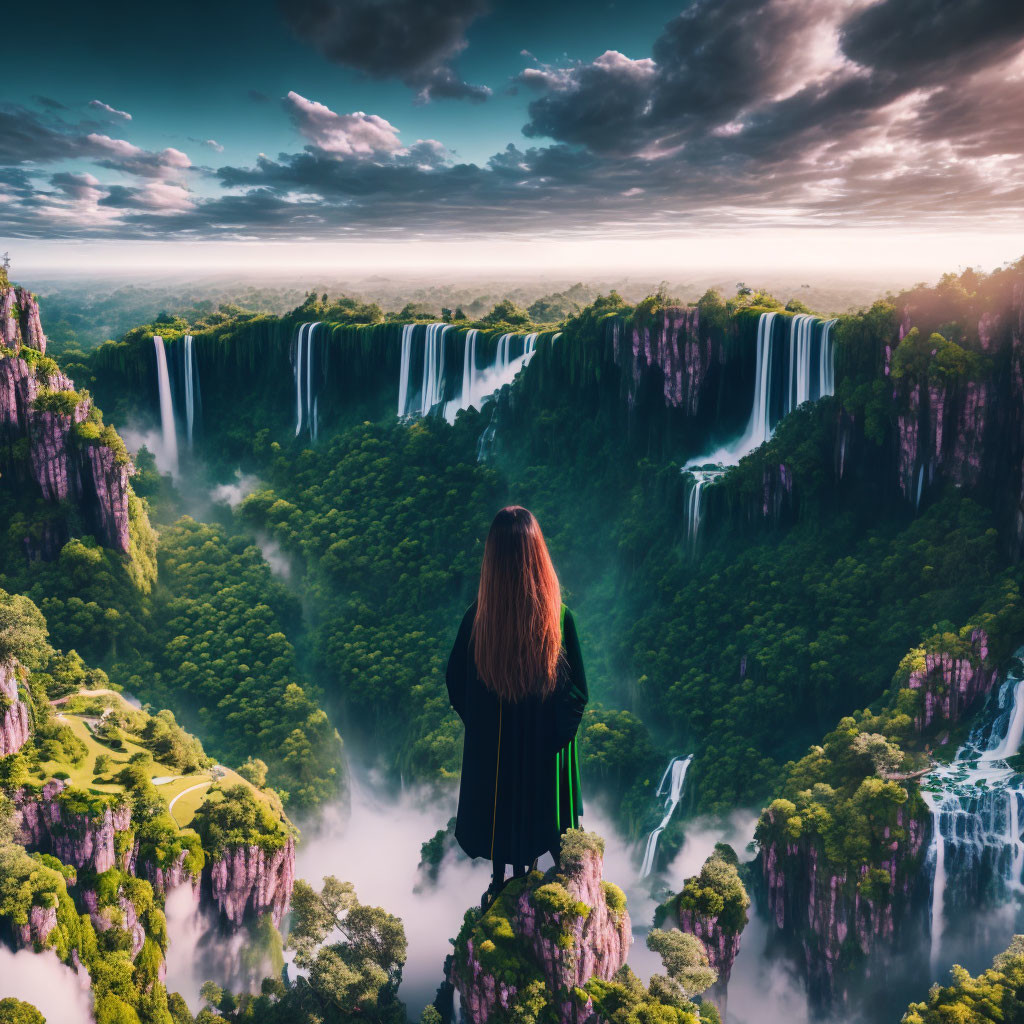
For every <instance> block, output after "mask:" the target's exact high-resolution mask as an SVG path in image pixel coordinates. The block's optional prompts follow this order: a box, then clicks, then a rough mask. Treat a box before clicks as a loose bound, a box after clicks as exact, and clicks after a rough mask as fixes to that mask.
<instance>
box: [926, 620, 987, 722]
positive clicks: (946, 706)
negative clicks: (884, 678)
mask: <svg viewBox="0 0 1024 1024" xmlns="http://www.w3.org/2000/svg"><path fill="white" fill-rule="evenodd" d="M923 653H924V657H923V664H921V665H920V666H918V667H916V668H915V669H914V670H913V671H912V672H911V674H910V678H909V679H908V680H907V687H908V688H909V689H911V690H920V691H921V694H922V705H921V713H920V714H919V715H918V716H917V718H916V719H915V720H914V726H915V728H916V729H917V731H918V732H924V731H926V730H928V729H930V728H932V727H933V726H936V725H941V724H950V725H952V724H955V723H956V722H959V721H961V720H962V719H963V717H964V715H965V714H966V712H967V711H968V710H969V709H970V708H971V707H972V706H974V705H975V702H976V701H978V700H979V698H982V697H984V696H986V695H987V694H988V692H989V691H990V690H991V689H992V687H993V686H994V685H995V681H996V669H995V667H994V666H992V665H991V664H990V663H989V660H988V635H987V634H986V632H985V630H983V629H976V630H974V631H973V632H972V634H971V642H970V650H969V651H968V652H966V653H962V654H951V653H948V652H945V651H941V652H935V653H931V652H923Z"/></svg>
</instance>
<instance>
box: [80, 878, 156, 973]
mask: <svg viewBox="0 0 1024 1024" xmlns="http://www.w3.org/2000/svg"><path fill="white" fill-rule="evenodd" d="M82 903H83V904H84V906H85V909H86V913H88V915H89V918H90V919H91V921H92V923H93V927H94V928H95V929H96V931H98V932H105V931H107V930H108V929H110V928H120V929H121V931H123V932H127V933H128V934H129V935H130V936H131V937H132V946H131V952H132V959H133V960H134V959H135V957H137V956H138V955H139V951H140V950H141V949H142V946H143V943H145V941H146V929H145V928H144V927H143V926H142V922H141V921H140V920H139V915H138V912H137V911H136V909H135V904H134V903H132V901H131V900H130V899H128V898H127V897H126V896H125V895H124V893H123V892H122V891H120V890H119V891H118V894H117V903H116V904H115V905H112V906H107V907H101V906H100V905H99V898H98V897H97V895H96V893H95V891H94V890H92V889H86V890H84V891H83V892H82Z"/></svg>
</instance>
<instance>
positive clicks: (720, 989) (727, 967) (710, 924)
mask: <svg viewBox="0 0 1024 1024" xmlns="http://www.w3.org/2000/svg"><path fill="white" fill-rule="evenodd" d="M678 923H679V929H680V931H684V932H689V933H690V934H691V935H696V936H697V938H698V939H700V941H701V942H702V943H703V944H704V949H705V950H706V951H707V954H708V963H709V964H711V966H712V967H713V968H714V969H715V970H716V971H717V972H718V981H717V982H716V983H715V984H714V985H713V986H712V987H711V989H710V996H711V999H712V1000H713V1001H714V1003H715V1005H716V1006H718V1007H720V1008H721V1010H722V1012H723V1014H724V1012H725V1004H726V992H727V989H728V986H729V978H730V977H731V976H732V965H733V964H734V963H735V962H736V957H737V956H739V952H740V935H741V934H742V932H731V931H729V930H728V929H726V928H724V927H722V924H721V922H720V921H719V920H718V918H717V917H715V916H711V917H705V916H704V915H703V914H698V913H697V912H696V911H694V910H686V909H683V910H681V911H680V914H679V922H678Z"/></svg>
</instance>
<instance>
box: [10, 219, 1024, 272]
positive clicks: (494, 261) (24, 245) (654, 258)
mask: <svg viewBox="0 0 1024 1024" xmlns="http://www.w3.org/2000/svg"><path fill="white" fill-rule="evenodd" d="M0 246H2V247H3V248H5V249H8V250H10V255H11V260H12V276H13V277H14V278H15V279H17V280H20V281H25V282H26V283H31V278H32V276H33V275H35V276H40V277H48V276H54V275H55V276H81V277H89V276H113V275H122V276H125V277H132V276H137V275H140V274H143V275H145V274H149V275H152V274H180V273H181V272H183V271H184V272H190V273H193V274H195V275H196V276H210V275H217V276H220V275H224V274H238V275H240V276H264V275H265V276H277V275H287V274H289V273H296V274H298V273H310V272H315V273H331V272H344V273H348V274H352V273H359V274H364V275H370V274H384V275H391V276H403V275H404V276H413V275H414V276H438V277H445V278H449V277H452V276H457V275H460V274H461V275H464V276H475V275H479V274H482V273H492V274H493V273H495V272H498V273H500V272H507V273H511V274H515V275H524V274H529V275H531V276H536V275H543V274H552V273H558V274H559V275H560V276H570V277H571V276H573V275H574V274H581V275H586V274H591V275H592V274H611V273H615V274H631V273H654V274H657V275H661V276H670V275H675V274H679V273H689V274H692V273H695V272H706V273H713V272H715V271H720V270H721V271H724V270H729V271H730V272H737V273H742V272H750V271H753V270H764V269H771V270H776V271H786V272H788V271H792V272H800V273H805V274H809V275H815V274H821V273H828V274H836V273H845V274H848V275H851V276H857V277H865V276H869V277H873V278H874V277H878V276H880V275H889V274H891V275H894V276H896V277H899V278H900V279H901V280H902V279H905V278H908V277H912V278H914V280H918V279H930V278H932V277H937V276H938V275H940V274H942V273H945V272H947V271H954V272H955V271H959V270H962V269H964V268H966V267H976V268H977V269H980V270H985V271H991V270H994V269H996V268H998V267H999V266H1001V265H1003V264H1005V263H1007V262H1013V261H1016V260H1018V259H1020V258H1021V257H1022V256H1024V241H1022V238H1021V235H1020V233H1019V232H1003V233H995V232H990V231H988V232H985V231H964V232H934V231H922V232H914V231H912V230H904V229H892V230H882V229H878V228H864V229H857V228H820V229H816V228H794V229H783V230H751V231H746V232H735V231H713V232H712V231H708V232H699V231H694V232H690V233H687V234H680V235H675V236H669V235H665V234H658V233H655V232H653V231H652V232H651V233H650V234H648V235H646V236H644V237H637V236H636V235H633V236H629V237H616V236H613V235H611V234H610V235H609V236H607V237H603V238H594V237H592V236H591V237H583V236H578V235H575V236H574V235H569V236H566V237H564V238H552V237H544V238H537V239H528V238H524V237H515V236H508V237H501V238H494V237H491V238H487V239H486V240H483V241H481V242H480V243H475V242H473V241H466V240H458V239H432V238H428V237H420V238H406V239H402V240H398V239H396V240H359V241H356V240H350V239H346V240H344V241H306V242H279V241H264V240H258V241H256V240H254V241H252V242H237V241H234V242H221V241H203V242H189V241H181V240H174V241H168V242H154V241H81V242H79V241H69V240H62V241H40V240H35V239H25V240H20V239H10V240H2V241H0Z"/></svg>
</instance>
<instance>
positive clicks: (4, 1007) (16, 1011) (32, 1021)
mask: <svg viewBox="0 0 1024 1024" xmlns="http://www.w3.org/2000/svg"><path fill="white" fill-rule="evenodd" d="M0 1024H46V1018H45V1017H44V1016H43V1015H42V1014H41V1013H40V1012H39V1011H38V1010H37V1009H36V1008H35V1007H34V1006H33V1005H32V1004H31V1003H23V1002H22V1001H21V1000H20V999H14V998H12V997H8V998H7V999H0Z"/></svg>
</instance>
